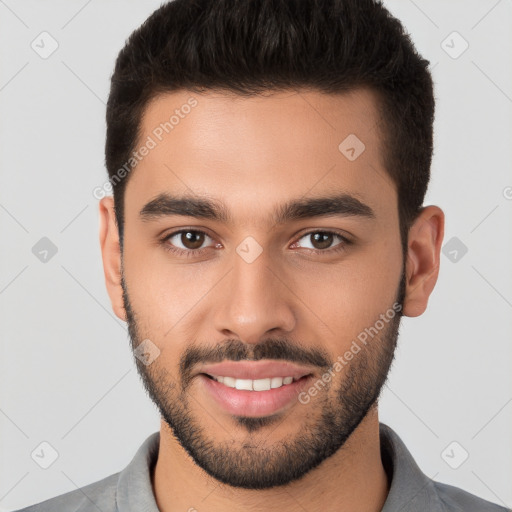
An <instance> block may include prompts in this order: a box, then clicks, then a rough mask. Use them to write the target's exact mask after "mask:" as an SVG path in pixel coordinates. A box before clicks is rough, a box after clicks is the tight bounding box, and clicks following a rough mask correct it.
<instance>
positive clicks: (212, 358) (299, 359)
mask: <svg viewBox="0 0 512 512" xmlns="http://www.w3.org/2000/svg"><path fill="white" fill-rule="evenodd" d="M263 359H273V360H281V361H288V362H293V363H298V364H305V365H312V366H317V367H319V368H320V369H322V370H323V371H327V370H328V368H330V366H332V364H331V362H330V360H329V354H328V353H327V352H325V351H323V350H321V349H319V348H316V347H314V348H307V347H305V346H304V345H302V344H300V343H298V342H291V341H289V340H287V339H285V338H268V339H266V340H265V341H264V342H262V343H258V344H256V345H252V344H251V345H248V344H247V343H243V342H242V341H241V340H237V339H229V340H226V341H225V342H223V343H222V344H220V345H216V346H214V347H209V346H199V345H196V344H191V345H189V347H188V348H187V349H186V350H185V352H184V354H183V355H182V357H181V358H180V373H181V376H182V382H183V384H184V385H183V387H186V385H187V384H188V383H189V382H190V380H191V379H192V377H193V373H192V372H193V370H194V367H195V366H197V365H198V364H212V363H220V362H222V361H226V360H227V361H260V360H263Z"/></svg>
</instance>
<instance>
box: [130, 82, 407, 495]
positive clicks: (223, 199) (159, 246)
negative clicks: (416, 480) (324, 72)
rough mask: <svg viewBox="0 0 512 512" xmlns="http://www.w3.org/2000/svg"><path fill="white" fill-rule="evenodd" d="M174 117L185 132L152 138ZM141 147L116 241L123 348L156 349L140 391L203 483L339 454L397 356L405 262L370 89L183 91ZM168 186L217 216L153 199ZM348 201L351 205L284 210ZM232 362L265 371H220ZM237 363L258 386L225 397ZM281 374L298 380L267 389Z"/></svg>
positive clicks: (145, 131)
mask: <svg viewBox="0 0 512 512" xmlns="http://www.w3.org/2000/svg"><path fill="white" fill-rule="evenodd" d="M191 97H193V98H195V99H196V100H197V104H196V105H195V106H194V107H193V108H185V109H182V108H181V107H182V106H183V105H185V104H187V101H188V100H189V99H190V98H191ZM176 109H178V110H179V111H180V113H181V115H180V116H179V122H177V123H175V124H174V123H173V124H174V126H173V128H172V130H169V127H168V126H167V129H168V130H169V133H166V132H165V130H164V131H163V132H162V129H160V130H158V127H160V128H161V123H165V122H166V121H168V120H169V118H170V117H171V115H173V114H174V113H175V110H176ZM185 112H187V113H185ZM174 121H176V119H174ZM155 130H156V131H155ZM155 134H159V135H158V136H156V135H155ZM354 135H355V136H356V137H357V139H355V138H354ZM148 137H150V138H151V139H152V140H153V141H154V142H155V143H156V145H154V147H152V146H153V144H152V143H149V146H151V149H150V150H149V151H148V153H147V155H146V156H144V158H142V159H141V161H140V162H139V163H138V165H137V167H136V169H135V170H134V171H132V173H133V174H132V176H130V180H129V182H128V184H127V188H126V194H125V200H124V201H125V202H124V207H125V215H124V246H123V291H124V297H123V298H124V305H125V309H126V314H127V321H128V326H129V332H130V336H131V339H132V344H133V347H134V348H136V347H137V346H138V345H139V343H141V342H142V341H143V340H148V339H149V340H150V346H151V347H153V346H156V347H158V349H159V351H160V354H159V355H158V357H157V358H156V359H155V360H154V361H152V362H151V363H150V364H149V365H145V364H143V362H141V361H139V360H137V366H138V369H139V372H140V373H141V376H142V379H143V382H144V385H145V387H146V389H147V390H148V392H149V394H150V396H151V398H152V399H153V400H154V401H155V403H156V404H157V406H158V407H159V410H160V412H161V414H162V417H163V419H164V420H165V421H166V423H167V424H168V425H169V426H170V427H171V429H172V431H173V432H174V435H175V437H176V438H177V439H178V441H179V442H180V443H181V445H182V446H183V447H184V448H185V449H186V451H187V452H188V453H189V455H190V456H191V457H192V458H193V459H194V460H195V462H196V463H197V464H198V465H199V466H200V467H202V468H203V469H204V470H205V471H206V472H207V473H209V474H210V475H211V476H213V477H215V478H217V479H218V480H220V481H222V482H224V483H227V484H230V485H233V486H239V487H245V488H268V487H272V486H275V485H283V484H286V483H288V482H290V481H292V480H295V479H297V478H300V477H302V476H303V475H305V474H306V473H307V472H309V471H310V470H311V469H313V468H314V467H316V466H317V465H318V464H320V463H321V462H322V461H323V460H325V459H326V458H327V457H329V456H330V455H332V454H333V453H334V452H336V451H337V450H338V449H339V448H340V447H342V446H343V444H344V442H345V441H346V440H347V438H348V437H349V436H350V434H351V433H352V432H353V431H354V429H355V428H356V427H357V426H358V425H359V424H360V422H361V421H362V419H363V418H364V417H365V416H366V414H367V413H368V411H369V410H370V408H371V407H372V406H374V405H375V401H376V399H377V396H378V394H379V391H380V389H381V387H382V385H383V383H384V380H385V378H386V376H387V373H388V370H389V367H390V364H391V361H392V358H393V352H394V348H395V343H396V339H397V335H398V327H399V320H400V316H401V314H400V313H399V312H398V311H399V308H397V307H396V305H397V303H398V304H401V303H402V300H403V296H404V273H403V258H402V251H401V244H400V234H399V219H398V206H397V195H396V190H395V187H394V185H393V184H392V182H391V179H390V178H389V176H388V174H387V173H386V171H385V169H384V167H383V162H382V147H381V145H380V131H379V127H378V117H377V113H376V103H375V100H374V96H373V95H372V94H371V92H370V91H367V90H362V89H361V90H357V91H354V92H351V93H350V94H344V95H338V96H334V95H325V94H322V93H319V92H311V91H308V92H300V94H299V93H296V92H279V93H274V94H272V95H266V96H265V97H262V96H259V97H252V98H242V97H239V96H234V95H221V94H220V93H217V94H214V93H212V92H209V93H205V94H191V93H187V92H186V91H180V92H176V93H172V94H168V95H164V96H159V97H157V98H156V99H155V100H154V101H152V102H151V103H150V104H149V105H148V108H147V110H146V112H145V115H144V117H143V120H142V124H141V134H140V138H139V144H138V146H137V147H140V146H141V145H142V144H144V143H146V142H147V141H148V140H149V139H148ZM347 137H348V139H347ZM160 138H161V140H159V139H160ZM345 139H347V140H346V142H343V141H345ZM358 139H359V141H361V142H362V143H363V144H364V151H362V152H361V149H362V148H363V146H362V145H361V142H358ZM340 144H341V146H340ZM352 148H353V149H352ZM354 157H355V158H354ZM162 194H168V195H169V196H172V197H173V198H174V199H179V198H181V197H183V198H187V199H189V200H191V199H196V200H198V199H199V200H203V201H211V202H215V203H216V204H219V205H222V209H223V211H224V213H225V214H226V217H227V218H222V217H219V216H218V217H217V218H213V217H212V216H211V215H206V214H205V213H206V212H207V209H206V208H204V207H203V208H196V210H195V211H192V210H189V211H188V214H189V215H187V216H185V215H181V214H179V213H178V211H179V208H178V207H180V206H183V204H181V205H180V204H179V203H173V204H166V203H165V200H164V199H162V198H161V199H160V201H158V202H154V200H155V199H156V198H157V197H158V196H161V195H162ZM342 194H345V195H346V196H352V198H353V200H352V201H350V200H349V201H348V202H347V201H346V199H347V197H345V202H344V203H343V204H340V203H337V202H336V201H334V200H332V201H330V202H328V203H327V204H320V205H319V207H318V208H317V209H316V210H315V209H314V205H312V204H309V209H308V208H295V209H293V208H292V209H286V208H284V206H285V205H289V204H291V203H293V202H301V203H307V202H308V201H311V200H314V199H318V198H326V197H327V198H334V197H335V196H340V195H342ZM151 201H153V203H152V204H149V203H151ZM356 201H358V202H359V203H361V204H359V203H357V204H356ZM184 204H185V205H188V206H189V207H190V206H191V205H192V201H188V202H186V203H184ZM147 205H148V206H147ZM365 205H366V206H365ZM143 209H144V210H145V214H144V215H141V211H142V210H143ZM328 210H331V213H329V214H326V212H327V211H328ZM277 212H279V213H281V214H284V213H295V215H281V217H282V218H280V219H276V213H277ZM182 213H183V212H182ZM199 214H200V215H199ZM277 220H279V221H277ZM203 233H204V234H203ZM173 248H174V249H175V250H176V252H173V251H172V249H173ZM393 306H394V307H393ZM363 333H366V336H365V335H364V334H363ZM363 340H364V342H363ZM146 343H148V342H146ZM358 349H359V350H358ZM348 352H350V353H352V357H350V355H348V354H347V353H348ZM242 360H244V361H245V362H247V361H248V360H257V365H259V366H258V368H256V366H257V365H256V364H254V365H253V366H254V368H249V369H248V367H244V368H243V369H242V370H238V372H239V373H236V372H237V370H236V364H237V363H234V364H233V366H225V367H224V368H222V367H219V368H214V367H213V366H212V365H213V364H216V363H220V362H226V361H227V362H229V361H231V362H233V361H234V362H240V361H242ZM337 361H338V362H339V363H340V364H339V365H336V364H335V363H336V362H337ZM268 362H275V363H286V364H288V366H287V367H286V368H285V367H282V368H277V367H275V368H271V367H270V366H268V365H267V367H265V368H262V367H263V365H264V364H267V363H268ZM292 365H293V366H292ZM249 366H251V365H249ZM340 366H341V368H340ZM238 368H239V367H238ZM255 368H256V369H255ZM329 368H331V372H330V375H331V377H330V378H326V377H325V374H326V372H328V370H329ZM244 370H245V371H248V372H249V373H250V375H253V376H255V377H257V378H255V379H253V380H257V381H258V380H259V381H261V382H260V383H259V384H254V385H255V386H256V385H260V386H261V387H262V389H264V390H262V391H256V390H253V391H249V390H247V389H241V390H237V389H233V388H231V387H229V385H233V382H235V385H236V386H237V387H244V386H246V385H247V382H244V383H241V382H239V381H234V378H235V377H233V375H234V376H237V375H238V376H239V377H240V376H244V375H245V376H247V375H246V374H244V373H243V371H244ZM258 371H259V372H260V373H255V372H258ZM251 372H252V373H251ZM283 373H285V374H283ZM286 373H288V374H289V376H294V377H295V379H296V380H294V381H293V382H292V383H291V384H286V383H285V384H284V385H283V386H282V387H276V388H272V389H270V390H268V389H265V388H266V387H268V386H267V382H270V385H278V384H279V381H278V379H277V381H276V380H274V381H272V380H270V381H267V380H265V379H267V378H268V379H272V377H274V378H278V377H286V376H288V375H286ZM328 373H329V372H328ZM208 375H210V377H209V376H208ZM212 375H220V376H227V377H231V379H228V381H226V382H228V384H229V385H228V386H226V385H225V384H224V383H222V382H218V381H215V380H212V378H211V376H212ZM322 376H324V377H323V378H322ZM243 380H244V381H247V380H248V379H243ZM288 380H289V379H288ZM249 385H252V383H249ZM315 386H316V392H315V391H313V392H311V391H310V389H311V388H312V387H315Z"/></svg>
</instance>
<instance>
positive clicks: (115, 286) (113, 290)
mask: <svg viewBox="0 0 512 512" xmlns="http://www.w3.org/2000/svg"><path fill="white" fill-rule="evenodd" d="M99 221H100V223H99V240H100V247H101V256H102V260H103V273H104V275H105V285H106V287H107V292H108V294H109V297H110V302H111V304H112V309H113V310H114V313H115V314H116V316H117V317H118V318H120V319H121V320H123V321H126V312H125V310H124V302H123V289H122V286H121V249H120V245H119V231H118V227H117V224H116V219H115V212H114V199H113V197H111V196H107V197H104V198H103V199H101V200H100V202H99Z"/></svg>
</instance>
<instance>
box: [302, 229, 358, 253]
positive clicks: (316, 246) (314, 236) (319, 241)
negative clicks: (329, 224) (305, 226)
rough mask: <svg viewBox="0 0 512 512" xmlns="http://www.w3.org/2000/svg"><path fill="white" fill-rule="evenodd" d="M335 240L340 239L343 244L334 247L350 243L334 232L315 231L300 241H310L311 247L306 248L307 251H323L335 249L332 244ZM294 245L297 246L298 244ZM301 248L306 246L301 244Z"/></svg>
mask: <svg viewBox="0 0 512 512" xmlns="http://www.w3.org/2000/svg"><path fill="white" fill-rule="evenodd" d="M335 238H338V239H339V240H341V242H339V243H337V244H335V245H334V247H335V246H338V245H340V244H343V243H348V240H347V239H346V238H345V237H343V236H341V235H339V234H338V233H334V232H332V231H313V232H310V233H306V234H305V235H304V236H303V237H301V238H300V239H299V240H302V239H306V240H310V243H311V247H306V248H307V249H313V250H320V251H322V250H326V249H331V248H332V247H333V245H332V243H333V240H334V239H335ZM294 245H297V242H296V243H295V244H294ZM300 247H304V245H302V244H300Z"/></svg>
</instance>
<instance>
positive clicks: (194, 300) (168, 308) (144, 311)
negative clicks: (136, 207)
mask: <svg viewBox="0 0 512 512" xmlns="http://www.w3.org/2000/svg"><path fill="white" fill-rule="evenodd" d="M161 252H162V253H163V255H162V254H158V253H160V250H154V251H138V252H137V251H136V250H133V251H130V249H129V248H128V247H127V250H126V257H125V261H124V274H125V280H126V284H127V287H128V293H129V296H130V303H131V306H132V309H133V311H134V312H135V313H136V315H137V323H138V326H139V329H140V330H141V333H145V334H146V336H147V337H149V338H150V339H151V337H154V338H155V340H162V341H163V342H165V340H167V339H170V338H175V339H176V334H177V333H178V332H179V331H180V328H183V326H185V325H186V324H187V322H189V321H190V320H189V319H190V318H192V317H193V316H194V314H195V311H196V310H197V309H198V307H199V305H200V304H201V302H202V300H203V299H204V297H205V296H206V295H207V294H208V292H210V291H211V289H212V287H213V285H214V284H215V282H216V281H217V280H218V278H217V279H214V278H215V277H217V276H216V274H215V275H212V274H211V271H210V274H208V273H207V272H205V271H204V269H201V268H200V266H198V265H175V264H174V265H172V264H170V263H169V261H165V251H163V250H162V251H161Z"/></svg>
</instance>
